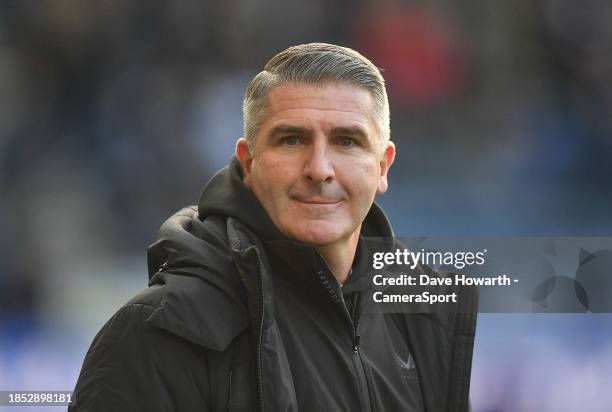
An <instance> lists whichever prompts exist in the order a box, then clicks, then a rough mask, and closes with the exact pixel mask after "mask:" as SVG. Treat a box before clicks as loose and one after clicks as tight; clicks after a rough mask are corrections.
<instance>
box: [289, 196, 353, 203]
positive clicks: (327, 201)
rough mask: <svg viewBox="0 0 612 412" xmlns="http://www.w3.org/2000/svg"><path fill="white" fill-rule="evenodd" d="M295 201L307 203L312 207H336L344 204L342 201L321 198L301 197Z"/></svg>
mask: <svg viewBox="0 0 612 412" xmlns="http://www.w3.org/2000/svg"><path fill="white" fill-rule="evenodd" d="M294 200H297V201H298V202H301V203H307V204H310V205H335V204H338V203H340V202H342V200H335V199H321V198H310V199H309V198H306V199H304V198H299V197H295V198H294Z"/></svg>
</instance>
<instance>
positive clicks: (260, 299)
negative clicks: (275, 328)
mask: <svg viewBox="0 0 612 412" xmlns="http://www.w3.org/2000/svg"><path fill="white" fill-rule="evenodd" d="M255 253H256V255H257V260H258V262H261V256H260V255H259V251H258V250H257V248H255ZM260 271H261V268H260ZM257 287H258V289H259V290H258V293H257V298H258V302H257V306H258V309H259V314H258V315H259V332H258V335H259V336H258V337H257V352H256V353H257V399H258V401H259V410H260V411H261V412H264V399H263V395H264V394H263V377H262V372H261V341H262V339H263V324H264V291H263V279H262V278H261V273H260V275H259V276H257Z"/></svg>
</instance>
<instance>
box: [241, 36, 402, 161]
mask: <svg viewBox="0 0 612 412" xmlns="http://www.w3.org/2000/svg"><path fill="white" fill-rule="evenodd" d="M329 82H337V83H346V84H350V85H353V86H356V87H360V88H363V89H365V90H367V91H368V92H369V93H370V95H371V96H372V100H373V113H372V118H373V120H374V123H375V126H376V129H377V131H378V133H379V136H380V138H381V140H382V143H386V142H388V141H389V138H390V134H391V131H390V126H389V117H390V115H389V100H388V98H387V90H386V89H385V79H384V78H383V77H382V74H381V73H380V70H379V69H378V68H377V67H376V66H375V65H374V64H373V63H372V62H371V61H370V60H368V59H367V58H365V57H364V56H362V55H361V54H359V53H358V52H356V51H355V50H353V49H349V48H348V47H341V46H336V45H334V44H327V43H308V44H300V45H298V46H293V47H289V48H288V49H286V50H283V51H282V52H280V53H278V54H277V55H276V56H274V57H272V58H271V59H270V61H268V63H266V65H265V66H264V69H263V71H261V72H259V74H257V75H256V76H255V77H254V78H253V80H251V83H249V86H248V87H247V89H246V91H245V93H244V100H243V101H242V113H243V116H244V134H245V137H246V139H247V142H248V146H249V150H250V151H251V152H252V151H253V148H254V146H255V135H256V134H257V131H258V130H259V127H260V126H261V123H262V122H263V119H264V117H265V110H266V97H267V96H268V94H269V93H270V92H271V91H272V90H274V89H275V88H276V87H278V86H280V85H283V84H299V83H303V84H308V85H315V86H320V85H324V84H325V83H329Z"/></svg>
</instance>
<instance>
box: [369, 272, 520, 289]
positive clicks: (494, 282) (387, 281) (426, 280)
mask: <svg viewBox="0 0 612 412" xmlns="http://www.w3.org/2000/svg"><path fill="white" fill-rule="evenodd" d="M417 280H418V282H417ZM372 281H373V282H374V285H376V286H415V285H419V286H453V285H454V286H510V285H511V283H512V282H511V281H512V280H511V279H510V278H509V277H508V276H507V275H499V276H495V277H470V276H466V275H459V274H455V275H454V276H453V277H437V276H429V275H420V276H412V275H404V274H402V275H397V276H384V275H375V276H374V277H373V278H372Z"/></svg>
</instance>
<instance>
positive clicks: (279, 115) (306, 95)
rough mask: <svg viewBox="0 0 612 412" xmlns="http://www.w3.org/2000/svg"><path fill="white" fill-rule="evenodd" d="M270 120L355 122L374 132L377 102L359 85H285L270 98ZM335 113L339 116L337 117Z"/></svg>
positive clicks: (267, 120) (271, 93) (268, 110)
mask: <svg viewBox="0 0 612 412" xmlns="http://www.w3.org/2000/svg"><path fill="white" fill-rule="evenodd" d="M266 99H267V102H266V112H267V113H266V120H265V121H264V124H265V123H268V124H270V122H272V123H276V122H277V121H282V119H296V120H298V119H300V120H302V121H311V120H314V119H316V120H322V121H325V120H329V121H338V122H341V123H344V122H346V121H349V122H350V121H354V122H357V123H359V124H361V125H362V126H366V127H367V129H369V130H372V131H374V130H375V127H374V122H373V119H372V110H373V101H372V96H371V95H370V93H369V92H368V91H367V90H364V89H361V88H359V87H356V86H352V85H346V84H337V83H331V84H326V85H321V86H318V85H301V84H300V85H281V86H278V87H277V88H275V89H274V90H273V91H272V92H270V94H269V95H268V96H267V98H266ZM334 114H338V115H339V116H338V117H337V118H334Z"/></svg>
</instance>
